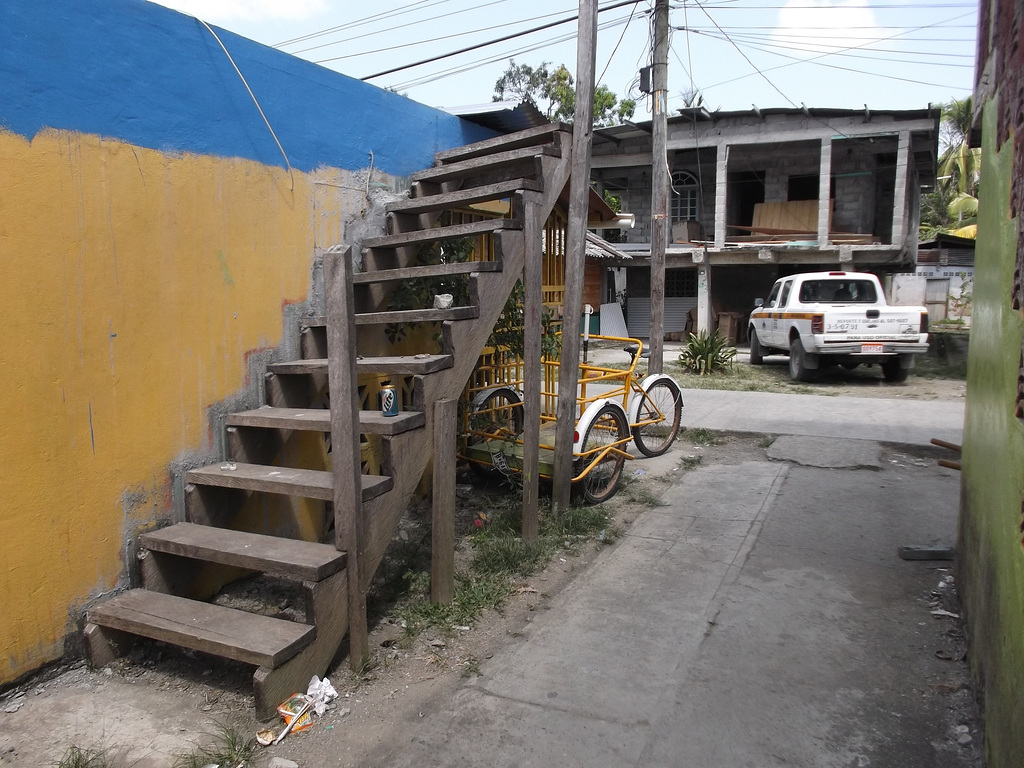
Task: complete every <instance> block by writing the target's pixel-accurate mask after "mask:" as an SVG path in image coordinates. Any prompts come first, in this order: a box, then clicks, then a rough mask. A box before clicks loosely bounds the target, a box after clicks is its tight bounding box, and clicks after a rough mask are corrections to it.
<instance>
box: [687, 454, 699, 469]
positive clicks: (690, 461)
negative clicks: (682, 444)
mask: <svg viewBox="0 0 1024 768" xmlns="http://www.w3.org/2000/svg"><path fill="white" fill-rule="evenodd" d="M703 460H704V457H703V456H686V457H684V458H683V469H696V468H697V467H699V466H700V463H701V462H702V461H703Z"/></svg>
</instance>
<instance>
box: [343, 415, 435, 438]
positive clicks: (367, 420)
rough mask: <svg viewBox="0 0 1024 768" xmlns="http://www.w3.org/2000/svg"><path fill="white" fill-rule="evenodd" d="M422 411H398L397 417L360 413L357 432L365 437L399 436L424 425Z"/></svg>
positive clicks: (424, 417)
mask: <svg viewBox="0 0 1024 768" xmlns="http://www.w3.org/2000/svg"><path fill="white" fill-rule="evenodd" d="M426 422H427V419H426V415H425V414H423V412H422V411H399V412H398V415H397V416H385V415H384V414H383V413H381V412H380V411H360V412H359V431H360V432H362V433H363V434H367V435H400V434H401V433H403V432H408V431H409V430H411V429H419V428H420V427H422V426H423V425H424V424H426Z"/></svg>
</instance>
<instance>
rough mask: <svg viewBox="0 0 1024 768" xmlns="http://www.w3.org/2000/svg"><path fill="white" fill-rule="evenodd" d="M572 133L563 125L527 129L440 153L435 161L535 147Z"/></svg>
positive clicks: (435, 156)
mask: <svg viewBox="0 0 1024 768" xmlns="http://www.w3.org/2000/svg"><path fill="white" fill-rule="evenodd" d="M571 132H572V126H568V125H565V124H563V123H549V124H548V125H539V126H537V127H535V128H527V129H526V130H525V131H517V132H516V133H510V134H506V135H504V136H498V137H496V138H493V139H484V140H483V141H478V142H476V143H474V144H467V145H466V146H464V147H456V148H455V149H449V150H445V151H444V152H438V153H436V154H435V155H434V161H435V162H436V163H441V164H444V163H454V162H459V161H461V160H468V159H469V158H472V157H481V156H483V155H489V154H493V153H495V152H504V151H508V150H512V149H516V148H518V147H535V146H538V145H542V144H546V143H547V142H555V141H558V140H559V134H560V133H565V134H568V135H571Z"/></svg>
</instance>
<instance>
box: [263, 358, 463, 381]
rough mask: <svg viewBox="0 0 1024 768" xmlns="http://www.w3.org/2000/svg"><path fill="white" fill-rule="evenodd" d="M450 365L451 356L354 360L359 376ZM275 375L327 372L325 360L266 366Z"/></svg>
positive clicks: (422, 371)
mask: <svg viewBox="0 0 1024 768" xmlns="http://www.w3.org/2000/svg"><path fill="white" fill-rule="evenodd" d="M451 365H452V356H451V355H392V356H383V357H361V358H359V359H358V360H356V370H357V371H358V373H359V374H374V373H387V374H406V375H408V376H415V375H422V374H426V373H434V372H435V371H440V370H443V369H445V368H450V367H451ZM267 368H268V370H270V371H271V372H272V373H275V374H292V375H303V374H314V373H326V372H327V360H326V359H320V360H291V361H289V362H287V363H273V364H272V365H269V366H267Z"/></svg>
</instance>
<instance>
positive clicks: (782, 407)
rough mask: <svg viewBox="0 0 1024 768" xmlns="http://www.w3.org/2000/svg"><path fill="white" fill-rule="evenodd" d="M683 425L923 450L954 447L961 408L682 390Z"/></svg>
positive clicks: (961, 420) (933, 403) (959, 404)
mask: <svg viewBox="0 0 1024 768" xmlns="http://www.w3.org/2000/svg"><path fill="white" fill-rule="evenodd" d="M683 403H684V406H685V407H684V408H683V424H684V425H686V426H688V427H704V428H706V429H716V430H728V431H730V432H759V433H762V434H769V435H813V436H819V437H841V438H854V439H858V440H878V441H882V442H891V443H904V444H907V445H928V444H929V442H930V441H931V439H932V438H933V437H936V438H939V439H940V440H945V441H946V442H950V443H956V444H957V445H959V444H960V443H961V442H962V440H963V423H964V402H963V401H962V400H961V401H959V402H951V401H949V400H909V399H884V398H874V397H871V398H865V397H821V396H818V395H790V394H780V393H774V392H726V391H720V390H709V389H685V390H683Z"/></svg>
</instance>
